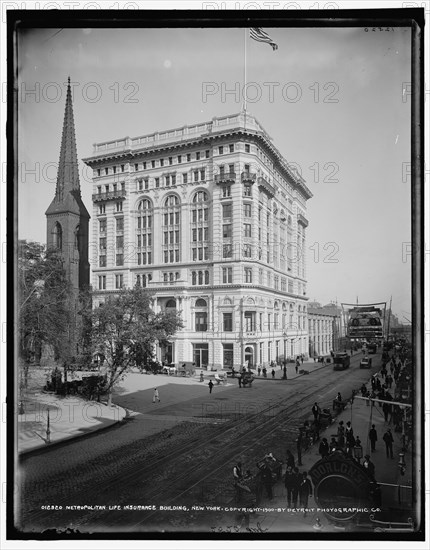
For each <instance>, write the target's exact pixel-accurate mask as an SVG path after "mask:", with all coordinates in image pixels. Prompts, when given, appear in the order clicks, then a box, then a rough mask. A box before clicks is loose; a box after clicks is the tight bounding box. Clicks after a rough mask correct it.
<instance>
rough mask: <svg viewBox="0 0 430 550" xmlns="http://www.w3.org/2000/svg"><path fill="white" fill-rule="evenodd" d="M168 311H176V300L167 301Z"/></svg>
mask: <svg viewBox="0 0 430 550" xmlns="http://www.w3.org/2000/svg"><path fill="white" fill-rule="evenodd" d="M166 309H176V300H173V299H172V300H167V302H166Z"/></svg>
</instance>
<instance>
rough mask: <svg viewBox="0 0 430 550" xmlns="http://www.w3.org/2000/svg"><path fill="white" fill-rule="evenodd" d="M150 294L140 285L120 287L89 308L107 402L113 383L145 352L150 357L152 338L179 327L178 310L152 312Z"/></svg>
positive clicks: (151, 353) (169, 334)
mask: <svg viewBox="0 0 430 550" xmlns="http://www.w3.org/2000/svg"><path fill="white" fill-rule="evenodd" d="M151 303H152V297H151V294H150V293H149V292H148V290H146V289H144V288H141V287H138V286H136V287H134V288H133V289H123V290H121V291H120V292H119V294H117V295H116V296H113V297H109V298H108V299H107V300H106V301H105V302H104V303H102V304H100V306H99V307H97V308H95V309H93V310H92V323H91V324H92V332H91V344H92V351H93V353H98V354H99V355H100V356H101V357H103V367H104V369H105V372H106V386H105V388H104V389H105V391H106V392H107V394H108V405H110V404H111V402H112V391H113V388H114V386H115V384H116V383H117V382H118V381H119V380H120V379H121V378H122V377H123V376H124V375H125V374H126V373H127V372H128V371H129V369H130V368H131V367H133V366H134V365H139V364H140V361H141V358H142V357H144V356H145V355H146V356H147V357H153V355H154V345H155V343H156V341H163V340H167V339H168V338H169V337H171V336H172V335H173V334H175V332H176V331H177V330H178V329H179V328H182V327H183V323H182V319H181V317H180V313H179V312H177V311H176V310H174V311H162V312H160V313H155V312H154V311H153V309H152V307H151Z"/></svg>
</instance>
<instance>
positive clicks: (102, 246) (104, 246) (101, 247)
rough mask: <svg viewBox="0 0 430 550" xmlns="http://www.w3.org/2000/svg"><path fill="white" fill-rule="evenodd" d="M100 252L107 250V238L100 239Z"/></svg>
mask: <svg viewBox="0 0 430 550" xmlns="http://www.w3.org/2000/svg"><path fill="white" fill-rule="evenodd" d="M100 250H106V237H102V238H101V239H100Z"/></svg>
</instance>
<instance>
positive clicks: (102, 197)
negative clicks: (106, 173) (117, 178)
mask: <svg viewBox="0 0 430 550" xmlns="http://www.w3.org/2000/svg"><path fill="white" fill-rule="evenodd" d="M126 196H127V191H126V190H125V189H117V190H116V191H107V192H106V193H94V194H93V202H100V201H116V200H118V199H120V200H121V199H125V197H126Z"/></svg>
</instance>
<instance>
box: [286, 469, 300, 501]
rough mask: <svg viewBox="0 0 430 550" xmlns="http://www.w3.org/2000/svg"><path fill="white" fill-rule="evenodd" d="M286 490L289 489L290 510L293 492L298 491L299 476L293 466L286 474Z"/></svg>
mask: <svg viewBox="0 0 430 550" xmlns="http://www.w3.org/2000/svg"><path fill="white" fill-rule="evenodd" d="M285 488H286V489H287V502H288V508H291V504H292V503H293V492H294V491H295V490H296V489H297V476H296V474H295V473H294V469H293V468H292V467H291V466H287V471H286V472H285Z"/></svg>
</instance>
